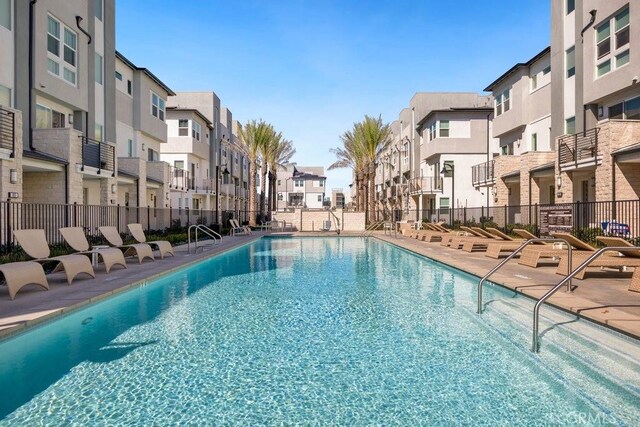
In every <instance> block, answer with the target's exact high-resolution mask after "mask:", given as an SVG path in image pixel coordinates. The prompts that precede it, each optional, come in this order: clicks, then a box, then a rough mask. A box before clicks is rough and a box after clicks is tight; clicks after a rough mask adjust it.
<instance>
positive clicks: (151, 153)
mask: <svg viewBox="0 0 640 427" xmlns="http://www.w3.org/2000/svg"><path fill="white" fill-rule="evenodd" d="M159 157H160V156H159V154H158V152H157V151H156V150H153V149H151V148H147V160H148V161H150V162H155V161H156V160H158V158H159Z"/></svg>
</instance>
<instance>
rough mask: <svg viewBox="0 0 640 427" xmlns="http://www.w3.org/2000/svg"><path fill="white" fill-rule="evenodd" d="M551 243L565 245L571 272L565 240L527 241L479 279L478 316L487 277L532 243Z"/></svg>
mask: <svg viewBox="0 0 640 427" xmlns="http://www.w3.org/2000/svg"><path fill="white" fill-rule="evenodd" d="M540 242H542V243H553V242H560V243H564V244H565V245H567V251H568V256H569V258H568V261H569V264H568V268H569V270H568V271H571V266H572V264H571V256H572V253H571V251H572V248H571V245H570V244H569V242H567V241H566V240H565V239H560V238H556V237H552V238H544V237H543V238H541V237H538V238H535V239H529V240H527V241H526V242H524V243H523V244H521V245H520V246H519V247H518V248H517V249H516V250H515V251H513V253H511V254H509V256H508V257H506V258H505V259H503V260H502V261H500V262H499V263H498V265H496V266H495V267H493V268H492V269H491V270H489V272H488V273H487V274H485V275H484V276H483V277H482V279H480V282H479V283H478V314H482V285H483V284H484V282H485V281H486V280H487V279H488V278H489V276H491V275H492V274H493V273H495V272H496V271H498V270H500V268H502V266H503V265H505V264H506V263H507V262H508V261H509V260H511V259H513V257H515V256H516V255H518V254H519V253H520V252H522V250H523V249H524V248H525V247H527V246H529V245H530V244H532V243H540ZM567 290H568V291H571V280H569V282H568V283H567Z"/></svg>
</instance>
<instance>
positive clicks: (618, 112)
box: [609, 102, 624, 119]
mask: <svg viewBox="0 0 640 427" xmlns="http://www.w3.org/2000/svg"><path fill="white" fill-rule="evenodd" d="M623 117H624V103H622V102H621V103H619V104H616V105H612V106H611V107H609V118H610V119H622V118H623Z"/></svg>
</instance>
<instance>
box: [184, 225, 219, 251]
mask: <svg viewBox="0 0 640 427" xmlns="http://www.w3.org/2000/svg"><path fill="white" fill-rule="evenodd" d="M194 228H195V251H194V252H193V253H197V252H198V230H200V231H202V232H203V233H204V234H206V235H208V236H209V237H211V238H212V239H213V244H214V245H217V244H218V239H219V240H221V241H222V236H221V235H220V234H219V233H216V232H215V231H213V230H212V229H211V228H209V227H207V226H206V225H204V224H193V225H190V226H189V229H188V230H187V239H188V241H187V253H191V230H192V229H194Z"/></svg>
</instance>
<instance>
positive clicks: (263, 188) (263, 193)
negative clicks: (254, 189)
mask: <svg viewBox="0 0 640 427" xmlns="http://www.w3.org/2000/svg"><path fill="white" fill-rule="evenodd" d="M267 170H268V169H267V162H266V161H265V160H263V161H262V169H261V170H260V172H261V173H262V179H261V180H260V215H261V216H262V219H264V215H265V213H266V211H267Z"/></svg>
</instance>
